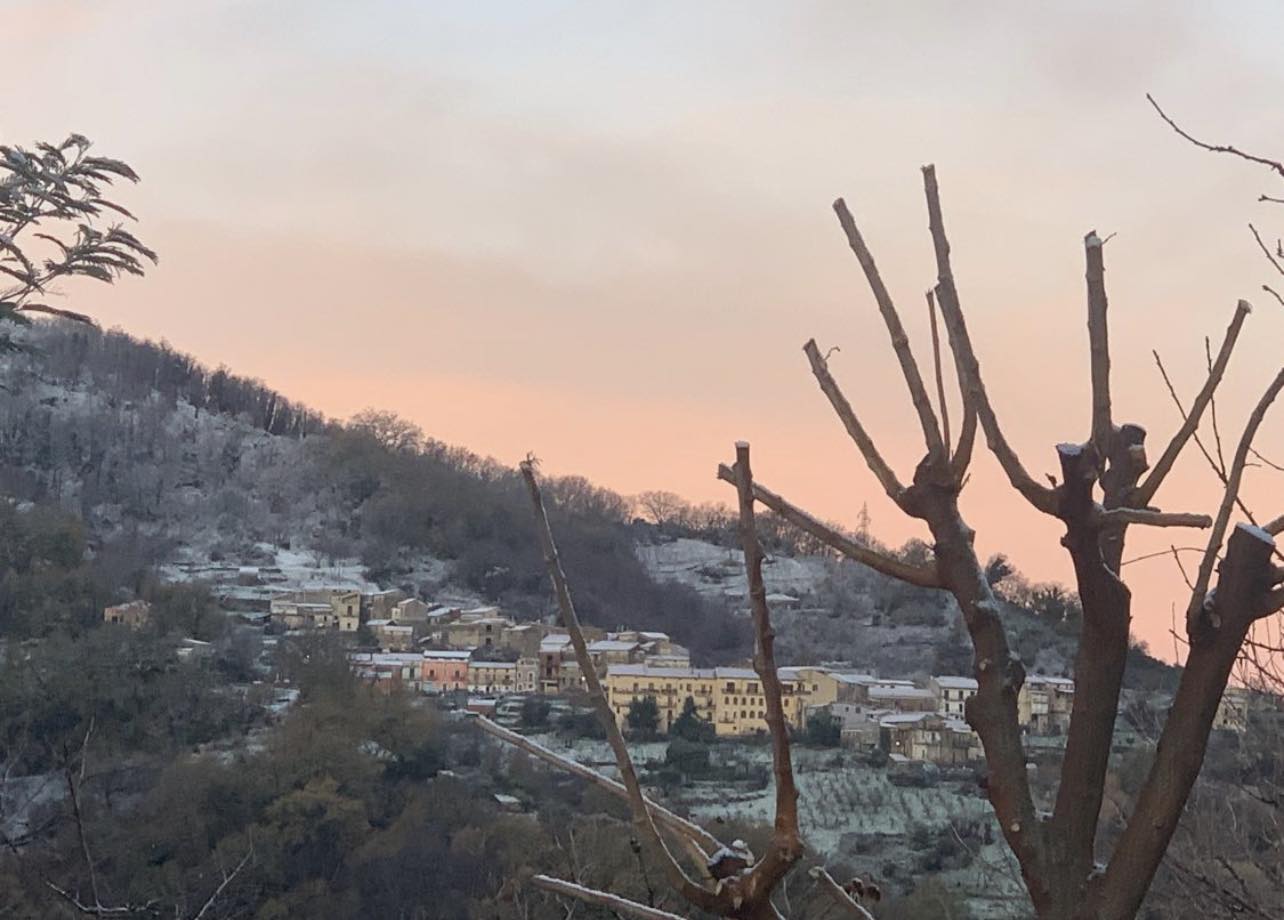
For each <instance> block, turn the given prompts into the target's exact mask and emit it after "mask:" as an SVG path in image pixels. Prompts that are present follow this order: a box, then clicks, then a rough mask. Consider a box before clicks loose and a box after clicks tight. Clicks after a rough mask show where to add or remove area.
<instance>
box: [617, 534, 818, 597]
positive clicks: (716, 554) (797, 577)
mask: <svg viewBox="0 0 1284 920" xmlns="http://www.w3.org/2000/svg"><path fill="white" fill-rule="evenodd" d="M637 554H638V558H639V559H640V560H641V561H642V564H643V565H644V566H645V567H646V569H647V571H648V572H650V573H651V576H652V577H653V578H655V579H657V580H659V581H676V582H680V583H682V584H685V585H689V586H690V587H692V588H694V589H696V590H697V591H699V592H700V593H702V594H705V595H709V596H714V597H721V598H727V599H730V600H740V599H743V598H745V597H746V596H747V594H748V590H749V589H748V585H747V583H746V579H745V570H744V556H743V554H742V553H741V551H740V550H738V549H729V548H727V547H725V546H716V545H714V544H712V543H706V542H704V541H703V540H692V539H689V538H686V537H683V538H680V539H677V540H673V541H671V542H668V543H654V544H643V545H639V546H638V547H637ZM828 565H829V563H828V562H827V561H826V560H824V559H822V558H819V557H815V556H803V557H801V558H793V557H789V556H772V557H770V558H769V559H768V560H767V562H766V564H765V565H764V566H763V572H762V575H763V580H764V581H765V582H766V583H767V590H768V591H769V592H773V593H774V592H779V593H782V594H792V595H794V596H795V597H798V596H801V595H804V594H807V593H809V592H811V591H812V590H813V589H814V588H815V587H816V585H818V584H820V583H822V582H823V581H824V580H825V577H826V575H827V574H828Z"/></svg>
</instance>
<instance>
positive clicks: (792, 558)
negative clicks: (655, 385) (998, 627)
mask: <svg viewBox="0 0 1284 920" xmlns="http://www.w3.org/2000/svg"><path fill="white" fill-rule="evenodd" d="M24 335H25V336H26V340H27V343H28V344H29V345H30V346H31V350H30V351H29V352H28V353H20V354H14V355H8V356H5V357H4V358H3V359H2V360H0V386H2V387H3V388H4V389H3V391H0V492H3V494H6V495H9V496H12V497H13V498H14V499H16V500H17V501H19V502H30V503H35V504H37V505H54V506H58V507H60V508H62V509H64V510H65V511H68V512H71V513H72V514H74V515H75V516H77V517H79V518H80V519H82V520H83V522H84V526H85V529H86V532H87V537H88V540H89V545H90V547H91V549H92V551H93V553H94V555H95V559H96V561H97V563H98V567H99V568H100V569H102V568H106V569H107V570H108V580H109V582H110V583H111V586H112V587H114V588H116V589H117V590H118V592H124V593H131V592H139V591H141V590H142V589H143V586H144V582H145V581H146V580H147V579H148V578H152V577H154V573H155V572H157V571H159V572H160V573H161V575H162V576H163V577H164V578H165V579H167V580H187V581H191V580H201V581H208V582H211V583H213V584H214V585H215V586H216V587H220V588H221V589H222V590H224V591H225V592H226V593H232V594H234V589H235V588H236V586H237V583H238V581H240V580H243V576H242V572H241V569H242V568H243V567H255V568H258V569H262V570H265V571H269V572H271V573H272V574H271V576H270V580H271V581H272V582H273V583H275V584H279V585H282V586H298V585H305V584H319V583H329V584H335V585H352V586H354V587H366V586H375V585H377V586H379V587H385V588H387V587H400V588H403V589H405V590H407V591H408V592H410V593H412V594H417V595H420V596H423V597H427V598H435V597H446V596H449V597H456V598H459V599H460V600H462V601H469V600H474V601H487V602H493V603H499V604H502V605H504V606H505V607H506V608H508V609H509V610H510V611H511V612H512V613H514V614H515V615H517V616H519V617H524V618H537V617H542V616H545V615H547V613H548V611H549V609H550V600H551V599H550V595H549V592H548V589H547V587H546V582H545V578H544V574H543V567H542V562H541V559H540V557H539V554H538V551H537V549H536V547H535V545H534V541H533V539H532V533H531V524H530V518H529V510H528V508H527V505H526V499H525V495H524V492H523V490H522V487H521V484H520V481H519V479H518V477H517V476H516V475H515V474H514V472H513V471H512V470H511V469H509V468H506V467H504V466H501V465H500V464H498V463H497V462H495V461H493V460H489V459H483V458H480V457H478V456H476V455H474V454H471V453H469V452H468V451H466V450H463V449H460V448H456V447H450V446H447V445H444V444H441V443H439V442H436V441H433V440H431V439H429V438H424V437H423V436H422V433H420V432H418V430H417V429H414V428H413V426H410V425H408V424H407V423H405V422H403V421H401V420H398V419H396V418H395V417H392V416H389V415H386V414H379V413H370V414H367V415H365V416H363V417H362V418H361V419H358V420H356V421H355V422H354V423H350V424H348V425H343V424H339V423H337V422H334V421H330V420H327V419H325V418H323V417H322V416H321V415H320V414H319V413H317V412H315V411H313V410H310V409H308V408H306V407H304V406H301V405H299V404H297V403H295V402H292V401H290V400H288V399H286V398H285V397H283V396H281V395H280V394H278V393H276V392H274V391H272V390H271V389H269V388H268V387H266V386H265V385H263V384H262V383H260V382H258V381H255V380H249V379H246V378H241V377H237V376H235V375H234V374H232V373H230V372H228V371H227V370H226V369H222V368H219V369H216V370H212V371H211V370H210V369H208V368H204V367H202V366H201V365H200V364H199V363H197V362H196V361H194V360H193V359H191V358H190V357H188V356H186V355H183V354H181V353H178V352H175V351H174V350H173V349H171V348H169V347H168V346H166V345H164V344H161V345H157V344H154V343H149V342H142V341H139V340H136V339H134V338H132V337H130V336H128V335H125V334H122V333H120V332H115V331H113V332H106V333H100V332H98V331H96V330H91V329H86V328H85V327H83V326H78V325H71V324H63V323H44V324H38V325H37V326H35V327H33V328H32V329H30V330H25V331H24ZM547 494H548V496H549V498H550V506H551V513H552V515H553V524H554V527H555V529H556V531H557V534H558V539H559V543H560V546H561V549H562V553H563V556H564V560H565V564H566V567H567V570H568V572H570V573H571V577H572V579H573V583H574V587H575V591H576V599H577V603H578V606H579V607H580V609H581V613H582V615H583V616H584V617H585V618H586V619H587V620H588V621H589V622H593V623H596V624H598V625H601V626H604V627H616V626H619V625H622V624H628V625H630V626H633V627H636V628H642V629H659V630H664V631H666V632H669V633H671V634H672V635H673V636H674V637H675V639H677V641H679V642H681V643H683V644H684V645H687V646H689V647H690V648H691V650H692V652H693V655H694V656H695V658H696V659H697V661H700V662H707V663H717V662H722V661H729V660H734V659H736V658H740V657H743V656H745V655H747V654H748V652H749V648H748V629H747V625H746V623H745V621H744V619H743V617H742V616H739V615H738V614H739V613H742V608H743V607H744V596H745V584H744V573H743V570H742V568H741V565H740V562H739V552H738V550H737V548H736V545H735V536H734V528H733V527H732V526H730V520H729V517H728V516H727V514H726V513H725V512H719V511H717V510H716V509H715V510H714V511H712V512H708V511H706V515H705V516H706V520H705V521H703V522H702V523H701V524H700V525H699V526H696V525H694V524H691V523H685V524H681V525H665V526H657V525H655V524H647V523H644V522H643V521H641V520H638V519H637V518H635V516H634V509H633V504H632V502H631V501H629V500H628V499H625V498H624V497H622V496H619V495H616V494H614V493H612V492H610V491H608V490H605V489H601V488H598V487H595V486H593V485H592V484H591V483H589V482H587V481H586V480H584V479H582V478H578V477H567V478H562V479H555V480H552V481H550V482H549V483H548V484H547ZM763 517H764V525H765V526H768V527H772V528H774V529H773V530H772V531H771V532H770V534H769V537H770V539H769V540H768V541H767V544H768V546H769V547H770V548H771V549H772V550H773V552H772V554H771V557H770V559H769V562H768V565H767V567H766V578H767V582H768V586H769V589H770V590H771V591H773V592H777V593H779V594H781V595H788V596H789V597H791V598H794V600H792V601H785V602H783V603H778V604H776V605H775V607H776V618H777V622H778V632H779V634H780V640H779V645H778V648H779V654H780V655H781V657H782V660H785V661H789V662H792V663H811V662H817V661H823V660H833V659H835V658H841V659H843V660H846V661H849V662H850V663H852V664H853V665H856V666H858V667H866V668H871V669H878V670H880V671H881V672H883V673H885V674H915V673H925V672H928V671H933V670H934V671H937V672H938V673H939V672H961V671H966V669H967V668H968V667H969V666H970V655H969V652H968V647H967V640H966V636H965V634H964V632H963V630H962V629H961V626H960V624H959V623H958V616H957V610H956V609H955V608H954V607H953V604H952V602H951V601H949V599H948V598H947V596H946V595H944V594H943V593H940V592H930V591H924V590H921V589H916V588H912V587H908V586H905V585H902V584H900V583H897V582H894V581H892V580H890V579H888V578H886V577H884V576H882V575H879V574H877V573H875V572H872V571H869V570H868V569H865V568H863V567H861V566H858V565H854V564H851V563H844V562H840V561H837V560H834V559H832V558H828V557H824V556H819V555H809V554H808V551H811V552H813V553H814V551H815V548H814V547H813V546H811V545H809V544H807V543H806V542H805V541H803V540H800V539H795V538H794V536H793V535H791V533H790V532H789V531H788V529H787V528H784V529H782V528H781V527H780V525H779V522H773V521H772V520H771V518H770V516H769V515H764V516H763ZM902 552H918V553H923V552H930V550H928V549H927V548H926V547H923V546H922V545H921V544H914V545H911V546H908V547H906V548H904V549H903V550H902ZM1000 574H1001V576H1002V577H1005V578H1007V579H1008V581H1006V582H1004V584H1003V585H1000V587H1001V588H1003V587H1005V586H1014V590H1005V591H1001V593H1003V594H1004V596H1005V597H1008V598H1010V599H1011V600H1012V601H1014V603H1012V604H1010V605H1009V608H1010V609H1009V613H1010V617H1009V619H1010V621H1011V629H1012V635H1013V643H1014V645H1015V647H1016V648H1017V650H1018V651H1019V652H1020V653H1021V655H1022V657H1023V659H1024V660H1025V661H1026V662H1027V666H1028V667H1029V668H1030V669H1031V670H1038V671H1042V672H1046V673H1052V674H1068V673H1069V672H1070V668H1071V654H1072V641H1073V636H1074V634H1075V632H1076V631H1077V622H1076V621H1075V620H1074V616H1075V615H1076V608H1075V605H1074V601H1073V598H1072V597H1068V596H1067V595H1065V593H1064V592H1061V591H1060V589H1057V588H1056V587H1055V586H1029V585H1027V584H1025V583H1024V582H1023V581H1021V580H1020V579H1019V576H1015V575H1014V573H1011V572H1010V571H1006V572H1004V573H1000ZM1040 592H1042V593H1040ZM1134 658H1135V660H1136V662H1137V663H1139V664H1141V665H1143V668H1142V670H1143V671H1145V672H1146V674H1147V675H1150V676H1149V677H1147V678H1146V679H1152V678H1153V676H1154V673H1153V672H1154V666H1153V665H1151V666H1146V659H1145V658H1144V656H1142V655H1140V654H1137V655H1135V656H1134Z"/></svg>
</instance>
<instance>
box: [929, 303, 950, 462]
mask: <svg viewBox="0 0 1284 920" xmlns="http://www.w3.org/2000/svg"><path fill="white" fill-rule="evenodd" d="M927 319H928V322H929V323H930V324H931V328H932V367H933V369H934V371H935V372H936V401H937V403H939V404H940V407H941V437H942V439H943V440H944V441H945V447H946V450H948V449H949V446H950V444H951V443H953V442H952V441H951V440H950V404H949V402H948V401H947V400H946V399H945V372H944V370H943V369H942V366H941V334H940V331H939V330H938V329H937V328H936V327H937V323H936V294H935V293H934V292H933V291H928V292H927Z"/></svg>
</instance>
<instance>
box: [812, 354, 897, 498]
mask: <svg viewBox="0 0 1284 920" xmlns="http://www.w3.org/2000/svg"><path fill="white" fill-rule="evenodd" d="M803 351H804V352H805V353H806V354H807V360H808V361H809V362H810V363H811V372H812V373H813V374H815V375H816V380H817V382H818V383H819V384H820V389H821V390H822V391H823V392H824V394H825V395H826V396H827V397H828V398H829V404H830V405H831V406H833V407H834V411H835V412H836V413H837V414H838V418H839V420H840V421H842V423H843V427H844V428H846V429H847V433H848V434H849V435H850V436H851V439H852V441H854V442H855V444H856V447H857V448H858V449H859V450H860V452H861V456H862V457H864V458H865V463H866V464H867V465H868V466H869V469H870V472H872V473H873V474H874V477H875V478H876V479H877V480H878V481H879V483H880V484H881V485H882V487H883V491H884V492H886V493H887V497H888V498H890V499H891V500H892V501H894V502H896V503H898V504H899V503H900V501H901V499H902V497H903V496H904V494H905V487H904V486H903V485H901V482H900V480H899V479H897V478H896V474H895V473H894V472H892V468H891V467H890V466H888V465H887V462H886V461H885V460H884V459H883V457H882V454H880V453H879V452H878V448H877V447H876V446H875V445H874V441H873V439H872V438H870V436H869V434H868V433H867V432H866V431H865V427H864V426H863V425H862V424H861V423H860V419H858V418H857V417H856V413H855V412H854V411H853V410H852V406H851V403H849V402H848V401H847V397H846V396H844V395H843V391H842V390H841V389H840V388H839V386H838V383H837V381H835V380H834V377H833V375H832V374H830V372H829V362H828V361H827V360H825V358H824V357H823V356H822V355H821V353H820V349H819V348H817V347H816V340H815V339H808V340H807V344H806V345H804V346H803Z"/></svg>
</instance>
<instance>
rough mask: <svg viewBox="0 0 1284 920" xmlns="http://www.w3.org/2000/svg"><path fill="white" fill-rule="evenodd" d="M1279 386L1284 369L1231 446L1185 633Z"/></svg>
mask: <svg viewBox="0 0 1284 920" xmlns="http://www.w3.org/2000/svg"><path fill="white" fill-rule="evenodd" d="M1281 389H1284V369H1281V370H1280V372H1279V373H1278V374H1276V376H1275V379H1274V380H1273V381H1272V382H1271V385H1270V386H1268V387H1267V388H1266V392H1265V393H1263V394H1262V398H1261V399H1260V400H1258V402H1257V405H1256V406H1254V407H1253V411H1252V414H1250V415H1249V418H1248V423H1247V424H1246V425H1245V426H1244V433H1243V434H1242V435H1241V436H1240V439H1239V446H1238V447H1237V448H1236V449H1235V456H1234V458H1233V459H1232V461H1231V466H1230V471H1229V473H1228V475H1227V481H1226V489H1225V491H1224V493H1223V495H1222V503H1221V507H1219V508H1218V510H1217V518H1216V520H1215V521H1214V523H1213V530H1212V533H1211V534H1210V535H1209V538H1208V548H1207V549H1206V550H1205V551H1204V556H1203V558H1202V559H1201V560H1200V563H1199V571H1198V574H1197V575H1196V576H1195V590H1194V591H1193V592H1192V593H1191V599H1190V606H1189V607H1188V608H1187V610H1186V629H1187V632H1188V633H1190V632H1191V631H1192V630H1194V629H1196V628H1197V624H1198V622H1199V620H1200V614H1201V612H1202V611H1203V610H1204V605H1205V602H1206V600H1207V594H1208V585H1209V582H1210V580H1211V579H1212V575H1213V566H1214V564H1215V563H1216V562H1217V553H1218V550H1220V549H1221V546H1222V541H1223V540H1224V539H1225V537H1226V528H1227V526H1228V524H1229V523H1230V516H1231V510H1232V509H1233V508H1234V507H1235V503H1236V501H1238V499H1239V488H1240V481H1241V480H1242V479H1243V476H1244V466H1245V464H1246V463H1247V462H1248V451H1249V448H1251V447H1252V446H1253V438H1254V437H1256V435H1257V429H1258V428H1259V427H1260V426H1261V424H1262V420H1263V419H1264V418H1265V417H1266V412H1267V410H1268V409H1269V408H1270V406H1271V403H1273V402H1274V401H1275V398H1276V397H1277V396H1278V395H1279V392H1280V390H1281ZM1273 548H1274V547H1273V546H1272V549H1273Z"/></svg>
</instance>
